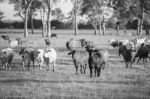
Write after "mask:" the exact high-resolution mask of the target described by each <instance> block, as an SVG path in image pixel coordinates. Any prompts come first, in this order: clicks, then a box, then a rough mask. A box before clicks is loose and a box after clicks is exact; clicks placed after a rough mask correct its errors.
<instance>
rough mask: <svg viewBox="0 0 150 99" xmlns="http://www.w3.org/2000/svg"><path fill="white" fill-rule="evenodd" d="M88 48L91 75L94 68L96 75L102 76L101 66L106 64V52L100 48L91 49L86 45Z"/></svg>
mask: <svg viewBox="0 0 150 99" xmlns="http://www.w3.org/2000/svg"><path fill="white" fill-rule="evenodd" d="M86 50H87V51H88V52H89V60H88V64H89V69H90V77H92V72H93V69H94V72H95V77H96V76H98V77H99V76H100V74H101V68H102V67H103V65H105V59H104V54H103V53H102V51H100V50H95V49H91V48H89V47H86Z"/></svg>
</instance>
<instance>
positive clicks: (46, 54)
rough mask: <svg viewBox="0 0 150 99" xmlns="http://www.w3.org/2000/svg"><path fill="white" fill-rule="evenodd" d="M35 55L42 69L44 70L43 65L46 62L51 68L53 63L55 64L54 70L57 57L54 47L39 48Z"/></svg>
mask: <svg viewBox="0 0 150 99" xmlns="http://www.w3.org/2000/svg"><path fill="white" fill-rule="evenodd" d="M34 55H35V58H36V60H37V62H38V64H39V67H40V70H42V68H41V66H42V65H43V63H44V62H45V63H46V65H47V66H48V67H49V69H50V67H51V65H53V71H54V68H55V64H56V58H57V53H56V51H55V49H54V48H46V49H38V50H36V51H35V52H34Z"/></svg>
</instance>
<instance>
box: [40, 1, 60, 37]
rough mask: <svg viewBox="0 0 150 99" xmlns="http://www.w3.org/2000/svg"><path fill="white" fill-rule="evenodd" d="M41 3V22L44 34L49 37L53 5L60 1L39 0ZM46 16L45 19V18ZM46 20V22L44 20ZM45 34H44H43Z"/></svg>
mask: <svg viewBox="0 0 150 99" xmlns="http://www.w3.org/2000/svg"><path fill="white" fill-rule="evenodd" d="M40 1H41V3H42V6H41V10H40V11H41V18H42V23H43V26H44V27H43V29H46V30H43V31H45V32H46V36H47V37H49V36H51V16H52V11H53V7H54V6H55V5H56V4H57V3H58V2H59V1H60V0H40ZM45 18H46V20H45ZM45 21H46V22H45ZM43 35H45V34H43Z"/></svg>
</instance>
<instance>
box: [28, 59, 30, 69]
mask: <svg viewBox="0 0 150 99" xmlns="http://www.w3.org/2000/svg"><path fill="white" fill-rule="evenodd" d="M29 68H30V61H28V70H29Z"/></svg>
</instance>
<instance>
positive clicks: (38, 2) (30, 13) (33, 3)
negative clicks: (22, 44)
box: [29, 0, 41, 34]
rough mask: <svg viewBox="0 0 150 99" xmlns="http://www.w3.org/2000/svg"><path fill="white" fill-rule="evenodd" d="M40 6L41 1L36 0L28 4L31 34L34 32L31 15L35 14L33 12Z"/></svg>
mask: <svg viewBox="0 0 150 99" xmlns="http://www.w3.org/2000/svg"><path fill="white" fill-rule="evenodd" d="M40 6H41V2H40V1H38V0H34V1H33V2H32V4H31V6H30V9H29V18H30V20H29V21H30V23H31V32H32V34H33V33H34V24H33V17H34V16H35V15H37V14H36V13H35V12H36V11H37V9H39V8H40Z"/></svg>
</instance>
